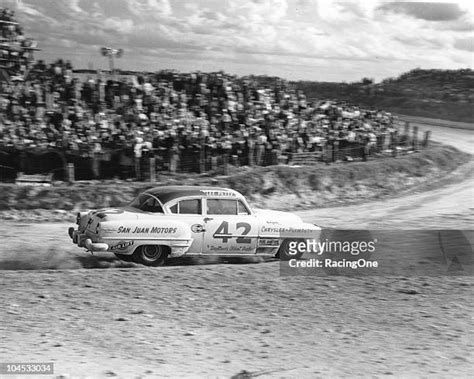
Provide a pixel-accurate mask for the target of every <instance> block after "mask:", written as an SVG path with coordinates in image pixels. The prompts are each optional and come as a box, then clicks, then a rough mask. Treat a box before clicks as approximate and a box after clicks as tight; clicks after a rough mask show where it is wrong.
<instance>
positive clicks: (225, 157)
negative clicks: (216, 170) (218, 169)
mask: <svg viewBox="0 0 474 379" xmlns="http://www.w3.org/2000/svg"><path fill="white" fill-rule="evenodd" d="M222 158H223V163H224V175H228V174H229V155H228V154H227V153H225V154H224V155H223V156H222Z"/></svg>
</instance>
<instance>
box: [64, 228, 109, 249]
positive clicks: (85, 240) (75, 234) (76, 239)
mask: <svg viewBox="0 0 474 379" xmlns="http://www.w3.org/2000/svg"><path fill="white" fill-rule="evenodd" d="M67 232H68V234H69V237H71V239H72V242H73V243H75V244H76V245H77V246H79V247H85V248H86V249H87V250H90V251H107V250H109V245H108V244H106V243H95V242H92V240H91V239H90V238H89V237H88V236H87V234H85V233H81V232H80V231H79V230H76V229H74V227H70V228H69V229H68V231H67Z"/></svg>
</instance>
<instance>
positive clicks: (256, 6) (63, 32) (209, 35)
mask: <svg viewBox="0 0 474 379" xmlns="http://www.w3.org/2000/svg"><path fill="white" fill-rule="evenodd" d="M472 3H474V2H472V1H456V2H449V3H447V2H412V1H409V2H408V1H407V2H400V1H386V0H382V1H377V0H373V1H372V0H365V1H362V0H361V1H333V0H7V1H4V0H2V2H1V4H2V6H6V7H9V8H11V9H14V10H15V12H16V13H15V14H16V17H17V19H18V21H19V22H20V24H21V25H22V26H23V29H24V33H25V35H26V36H27V37H33V38H34V39H36V40H37V41H38V47H39V48H41V51H40V52H38V53H36V58H37V59H44V60H45V61H46V62H48V63H49V62H52V61H53V60H55V59H57V58H63V59H65V60H70V61H71V62H72V64H73V66H74V67H75V68H88V67H90V66H92V67H93V68H101V69H106V68H107V67H108V61H107V60H106V59H105V58H104V57H103V56H101V54H100V48H101V47H103V46H107V47H112V48H122V49H123V50H124V54H123V56H122V57H121V58H119V59H117V60H116V64H115V65H116V67H118V68H122V69H130V70H147V71H157V70H161V69H176V70H178V71H181V72H191V71H198V70H199V71H203V72H210V71H219V70H223V71H225V72H227V73H230V74H236V75H249V74H255V75H262V74H263V75H271V76H280V77H282V78H286V79H289V80H316V81H331V82H342V81H344V82H354V81H359V80H361V79H362V78H371V79H374V80H375V81H380V80H382V79H386V78H390V77H397V76H398V75H400V74H401V73H403V72H406V71H409V70H411V69H414V68H423V69H431V68H438V69H459V68H473V49H474V46H473V41H474V28H473V26H474V17H473V16H474V6H473V5H471V4H472Z"/></svg>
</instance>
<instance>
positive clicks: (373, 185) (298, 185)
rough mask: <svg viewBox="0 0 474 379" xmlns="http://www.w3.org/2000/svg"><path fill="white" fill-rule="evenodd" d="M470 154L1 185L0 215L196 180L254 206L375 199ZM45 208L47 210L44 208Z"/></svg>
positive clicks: (120, 198) (68, 210)
mask: <svg viewBox="0 0 474 379" xmlns="http://www.w3.org/2000/svg"><path fill="white" fill-rule="evenodd" d="M469 159H470V155H469V154H467V153H465V152H460V151H459V150H456V149H455V148H453V147H448V146H443V145H433V146H431V147H430V148H428V149H426V150H423V151H421V152H419V153H413V154H409V155H406V156H401V157H398V158H381V159H375V160H372V161H369V162H355V163H339V164H331V165H325V164H318V165H314V166H309V167H290V166H272V167H260V168H253V169H250V168H241V169H239V170H238V171H236V172H234V173H232V174H231V175H229V176H225V177H217V178H212V177H209V176H189V175H179V176H174V177H169V176H168V177H166V179H165V180H162V181H160V182H158V183H154V184H152V183H140V182H138V183H137V182H123V181H107V182H98V181H96V182H94V181H91V182H78V183H75V184H73V185H68V184H56V185H54V186H52V187H31V186H26V187H21V186H16V185H13V184H2V185H0V217H1V218H4V219H13V220H21V219H28V220H30V221H34V220H40V219H43V218H44V217H45V216H46V215H47V219H48V220H50V221H51V220H64V219H66V218H68V217H71V216H70V215H71V214H72V213H73V212H72V211H75V210H79V209H82V210H83V209H97V208H103V207H109V206H111V207H114V206H123V205H125V204H127V203H128V202H130V201H131V200H132V199H133V198H134V197H135V196H136V195H137V194H138V193H139V192H141V191H143V190H145V189H147V188H150V187H153V186H157V185H168V184H194V185H218V186H223V187H230V188H234V189H236V190H238V191H240V192H241V193H243V194H244V195H246V196H247V197H248V198H249V200H250V201H251V202H252V203H253V204H254V205H256V206H269V207H272V208H273V209H286V208H287V207H291V208H292V209H295V208H296V209H305V208H321V207H327V206H334V205H339V204H347V203H357V202H360V201H365V200H369V199H379V198H381V197H386V196H390V195H393V194H395V193H400V192H401V191H406V190H407V189H410V188H416V187H418V186H420V185H422V184H425V183H432V182H434V181H436V180H439V179H440V178H441V177H443V176H445V175H446V174H447V173H450V172H452V171H453V170H454V169H455V168H457V167H458V166H460V165H462V164H464V163H466V162H468V161H469ZM44 210H49V211H48V212H45V211H44Z"/></svg>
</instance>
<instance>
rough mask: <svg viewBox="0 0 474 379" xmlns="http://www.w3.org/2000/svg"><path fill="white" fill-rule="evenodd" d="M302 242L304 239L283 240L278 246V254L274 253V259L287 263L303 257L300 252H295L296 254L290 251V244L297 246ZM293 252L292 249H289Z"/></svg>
mask: <svg viewBox="0 0 474 379" xmlns="http://www.w3.org/2000/svg"><path fill="white" fill-rule="evenodd" d="M302 241H303V242H304V239H285V240H283V242H282V243H281V245H280V248H279V249H278V252H277V253H276V255H275V257H276V258H278V259H280V260H282V261H289V260H290V259H299V258H301V256H302V255H303V252H302V251H296V254H294V253H293V251H290V243H291V242H295V245H297V244H298V243H300V242H302ZM291 250H294V249H291Z"/></svg>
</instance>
